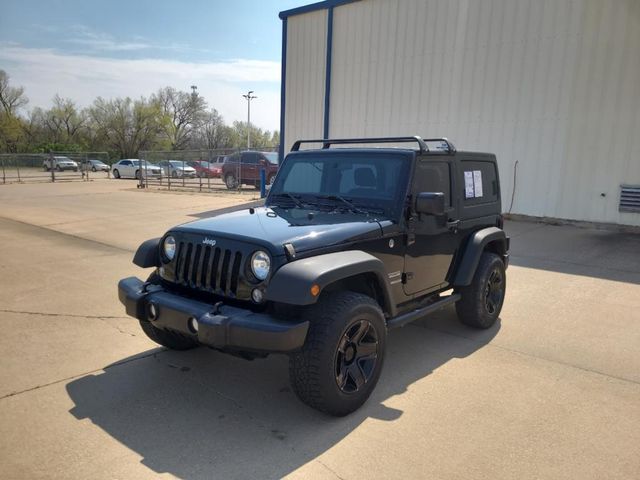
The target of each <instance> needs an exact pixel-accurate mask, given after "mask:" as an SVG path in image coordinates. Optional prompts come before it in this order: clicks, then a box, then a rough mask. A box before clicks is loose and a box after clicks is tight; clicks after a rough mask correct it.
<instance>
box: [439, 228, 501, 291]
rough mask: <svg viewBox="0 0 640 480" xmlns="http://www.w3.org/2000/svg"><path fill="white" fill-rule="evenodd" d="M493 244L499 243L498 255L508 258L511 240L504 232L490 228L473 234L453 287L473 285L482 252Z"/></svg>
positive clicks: (454, 278)
mask: <svg viewBox="0 0 640 480" xmlns="http://www.w3.org/2000/svg"><path fill="white" fill-rule="evenodd" d="M493 242H496V243H497V251H498V253H499V254H500V255H502V256H503V257H504V256H506V254H507V251H508V250H509V238H508V237H507V235H506V234H505V233H504V230H501V229H499V228H497V227H488V228H483V229H482V230H478V231H477V232H474V233H473V234H471V236H470V238H469V240H468V241H467V243H466V247H465V249H464V252H463V254H462V258H461V259H460V262H459V263H458V268H457V269H456V272H455V275H454V277H453V281H452V282H451V284H452V285H453V286H465V285H470V284H471V282H472V281H473V276H474V275H475V273H476V268H478V263H480V257H481V256H482V252H484V250H485V248H486V246H487V245H489V244H490V243H493Z"/></svg>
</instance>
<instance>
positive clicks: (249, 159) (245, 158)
mask: <svg viewBox="0 0 640 480" xmlns="http://www.w3.org/2000/svg"><path fill="white" fill-rule="evenodd" d="M242 163H248V164H250V165H254V164H256V163H258V154H257V153H243V154H242Z"/></svg>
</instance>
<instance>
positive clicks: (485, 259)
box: [456, 252, 507, 328]
mask: <svg viewBox="0 0 640 480" xmlns="http://www.w3.org/2000/svg"><path fill="white" fill-rule="evenodd" d="M496 276H498V277H499V279H500V283H501V285H500V286H499V290H500V291H499V292H498V290H496V291H492V287H491V286H490V285H489V282H490V280H493V281H492V284H493V285H495V279H496ZM506 287H507V277H506V275H505V269H504V262H503V261H502V259H501V258H500V257H499V256H498V255H496V254H495V253H491V252H484V253H483V254H482V256H481V257H480V262H479V263H478V268H477V269H476V273H475V275H474V276H473V281H472V282H471V284H470V285H468V286H465V287H461V288H460V289H459V293H460V294H461V295H462V298H461V299H460V300H459V301H458V302H457V303H456V312H457V313H458V318H459V319H460V321H461V322H462V323H464V324H465V325H469V326H470V327H474V328H490V327H491V326H493V324H494V323H495V322H496V320H497V319H498V316H499V315H500V311H501V310H502V305H503V303H504V296H505V292H506ZM489 295H495V296H494V297H492V299H491V301H489V298H488V296H489ZM490 304H492V305H493V307H492V308H490V307H489V305H490Z"/></svg>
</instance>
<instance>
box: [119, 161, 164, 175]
mask: <svg viewBox="0 0 640 480" xmlns="http://www.w3.org/2000/svg"><path fill="white" fill-rule="evenodd" d="M141 163H142V164H143V165H142V169H143V170H144V171H145V174H146V176H149V177H161V176H162V170H161V169H160V167H158V166H157V165H154V164H153V163H150V162H146V161H144V160H142V161H140V160H139V159H137V158H124V159H122V160H119V161H118V162H116V163H114V164H113V165H112V167H111V174H112V175H113V176H114V178H140V164H141Z"/></svg>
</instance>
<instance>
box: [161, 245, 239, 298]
mask: <svg viewBox="0 0 640 480" xmlns="http://www.w3.org/2000/svg"><path fill="white" fill-rule="evenodd" d="M241 264H242V253H240V252H236V251H233V250H229V249H224V248H220V247H212V246H210V245H202V244H194V243H191V242H184V241H183V242H180V243H179V244H178V251H177V253H176V259H175V264H174V265H175V283H177V284H178V285H184V286H187V287H190V288H195V289H198V290H206V291H209V292H213V293H216V294H218V295H226V296H230V297H232V296H236V294H237V292H238V278H239V274H240V266H241Z"/></svg>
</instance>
